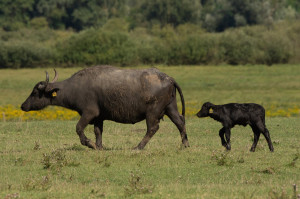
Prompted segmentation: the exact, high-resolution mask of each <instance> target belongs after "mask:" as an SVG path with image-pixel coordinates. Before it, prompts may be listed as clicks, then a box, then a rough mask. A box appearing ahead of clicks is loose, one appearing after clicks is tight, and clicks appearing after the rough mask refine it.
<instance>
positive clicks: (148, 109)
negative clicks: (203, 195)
mask: <svg viewBox="0 0 300 199" xmlns="http://www.w3.org/2000/svg"><path fill="white" fill-rule="evenodd" d="M54 71H55V77H54V79H53V81H51V82H49V75H48V73H47V72H46V81H42V82H39V83H37V84H36V85H35V87H34V88H33V91H32V93H31V94H30V96H29V97H28V98H27V99H26V101H25V102H24V103H23V104H22V106H21V108H22V110H23V111H31V110H41V109H43V108H45V107H46V106H48V105H56V106H62V107H65V108H68V109H71V110H74V111H77V112H78V113H79V114H80V116H81V118H80V120H79V122H78V123H77V125H76V132H77V134H78V136H79V138H80V142H81V144H82V145H85V146H88V147H90V148H92V149H103V146H102V132H103V121H104V120H112V121H115V122H119V123H127V124H129V123H132V124H134V123H137V122H140V121H142V120H144V119H146V124H147V132H146V135H145V136H144V138H143V139H142V141H141V142H140V143H139V144H138V146H137V147H135V149H143V148H144V147H145V145H146V144H147V143H148V141H149V140H150V139H151V137H152V136H153V135H154V134H155V133H156V131H157V130H158V128H159V121H160V119H162V118H163V116H164V115H167V116H168V117H169V118H170V119H171V121H172V122H173V123H174V124H175V125H176V126H177V128H178V130H179V131H180V135H181V139H182V144H183V145H184V146H185V147H188V146H189V143H188V139H187V135H186V130H185V119H184V112H185V105H184V98H183V95H182V91H181V89H180V87H179V86H178V84H177V83H176V82H175V80H174V79H173V78H172V77H169V76H168V75H166V74H165V73H162V72H160V71H159V70H158V69H155V68H151V69H141V70H135V69H119V68H116V67H112V66H94V67H90V68H86V69H83V70H80V71H78V72H77V73H75V74H74V75H73V76H72V77H70V78H69V79H66V80H64V81H61V82H56V81H57V79H58V73H57V72H56V70H54ZM176 89H177V90H178V92H179V94H180V98H181V103H182V115H180V114H179V112H178V109H177V103H176ZM88 124H93V125H94V132H95V136H96V143H94V142H92V141H91V140H90V139H88V138H87V137H86V136H85V134H84V129H85V127H86V126H87V125H88Z"/></svg>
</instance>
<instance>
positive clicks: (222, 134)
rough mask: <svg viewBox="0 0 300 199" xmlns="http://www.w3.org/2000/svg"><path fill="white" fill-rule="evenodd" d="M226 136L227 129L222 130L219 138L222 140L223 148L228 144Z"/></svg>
mask: <svg viewBox="0 0 300 199" xmlns="http://www.w3.org/2000/svg"><path fill="white" fill-rule="evenodd" d="M224 134H225V128H224V127H223V128H221V129H220V131H219V136H220V138H221V143H222V146H224V147H226V146H227V143H226V141H225V139H224Z"/></svg>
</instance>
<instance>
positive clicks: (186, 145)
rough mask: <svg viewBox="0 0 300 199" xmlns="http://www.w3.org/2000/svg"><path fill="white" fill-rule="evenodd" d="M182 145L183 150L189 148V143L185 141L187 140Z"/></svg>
mask: <svg viewBox="0 0 300 199" xmlns="http://www.w3.org/2000/svg"><path fill="white" fill-rule="evenodd" d="M182 144H183V146H184V147H185V148H187V147H190V144H189V141H187V140H186V141H184V142H183V143H182Z"/></svg>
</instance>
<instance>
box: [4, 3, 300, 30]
mask: <svg viewBox="0 0 300 199" xmlns="http://www.w3.org/2000/svg"><path fill="white" fill-rule="evenodd" d="M299 15H300V1H299V0H151V1H148V0H1V1H0V26H1V27H2V28H3V29H4V30H7V31H12V30H18V29H19V28H22V27H24V26H25V27H28V26H35V27H36V26H49V27H50V28H53V29H70V28H71V29H73V30H76V31H80V30H84V29H87V28H91V27H94V28H99V27H102V26H103V25H104V24H106V22H107V21H108V20H109V19H112V18H122V19H125V20H126V21H127V22H128V23H129V29H134V28H136V27H146V28H151V27H153V26H154V25H159V26H161V27H164V26H166V25H172V26H173V27H177V26H179V25H182V24H186V23H191V24H197V25H199V26H201V27H202V28H204V29H205V30H207V31H209V32H220V31H224V30H225V29H227V28H231V27H240V26H246V25H255V24H271V23H273V22H274V21H278V20H283V19H295V18H299Z"/></svg>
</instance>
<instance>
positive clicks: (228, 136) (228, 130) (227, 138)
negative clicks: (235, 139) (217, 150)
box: [225, 128, 231, 150]
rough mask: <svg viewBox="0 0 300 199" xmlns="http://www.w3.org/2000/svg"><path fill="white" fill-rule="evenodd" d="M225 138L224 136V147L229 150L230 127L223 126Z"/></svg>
mask: <svg viewBox="0 0 300 199" xmlns="http://www.w3.org/2000/svg"><path fill="white" fill-rule="evenodd" d="M225 138H226V142H227V145H226V149H227V150H231V144H230V128H225Z"/></svg>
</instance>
